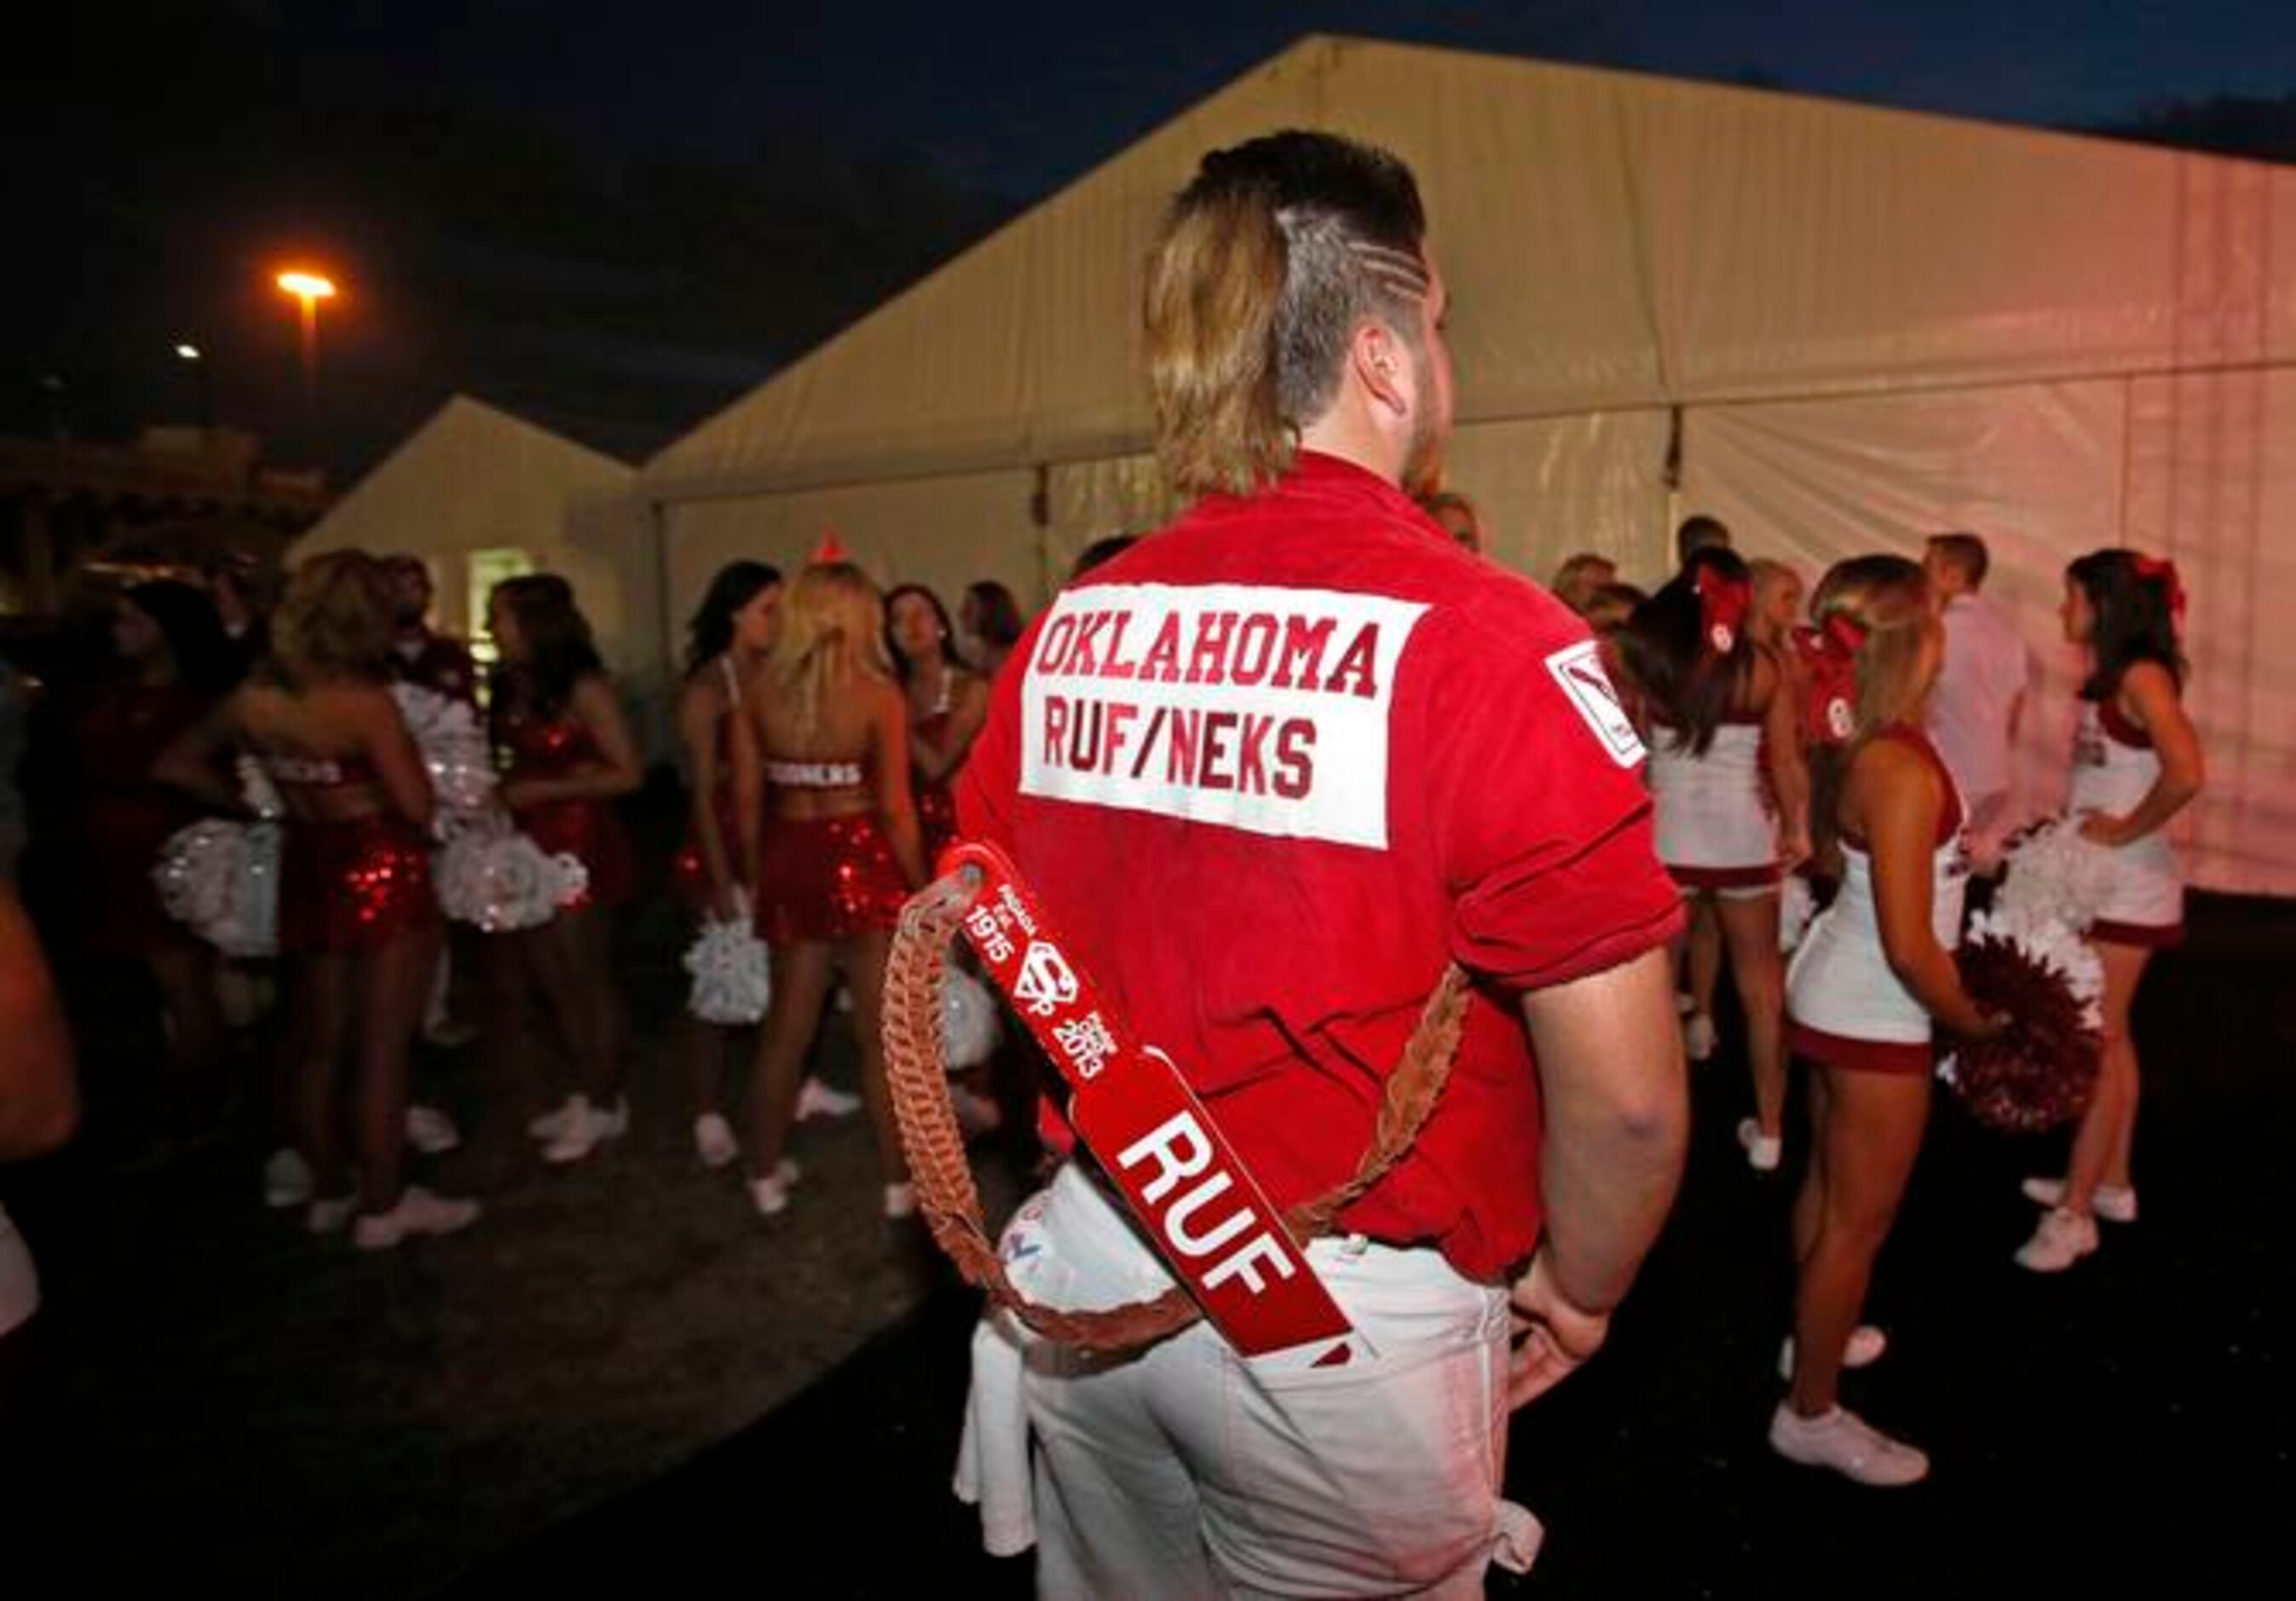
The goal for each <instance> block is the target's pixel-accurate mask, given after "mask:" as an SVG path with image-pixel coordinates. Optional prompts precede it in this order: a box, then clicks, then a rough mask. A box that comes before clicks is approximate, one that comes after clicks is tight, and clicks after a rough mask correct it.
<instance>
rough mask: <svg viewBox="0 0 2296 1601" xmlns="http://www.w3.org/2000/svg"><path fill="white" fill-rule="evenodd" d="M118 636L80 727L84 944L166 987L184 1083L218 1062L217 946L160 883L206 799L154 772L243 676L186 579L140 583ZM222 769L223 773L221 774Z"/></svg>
mask: <svg viewBox="0 0 2296 1601" xmlns="http://www.w3.org/2000/svg"><path fill="white" fill-rule="evenodd" d="M111 638H112V645H113V647H114V649H115V650H116V651H117V652H118V653H119V659H120V661H121V662H122V664H123V665H124V667H125V668H126V671H125V672H124V673H123V674H122V675H121V676H120V677H118V678H116V679H114V680H113V681H112V682H111V684H109V685H107V686H105V687H104V689H103V690H102V692H101V693H100V694H98V695H97V697H96V699H95V701H94V704H93V705H91V706H90V707H89V708H88V710H87V711H86V715H85V716H83V717H82V718H80V719H79V720H78V724H77V726H76V727H75V728H74V730H73V735H74V737H73V743H74V746H75V753H76V755H77V757H78V769H79V776H80V780H81V783H82V784H83V785H84V790H83V794H82V800H81V803H80V804H79V805H78V807H77V808H75V809H73V812H72V820H73V823H74V825H76V826H77V827H78V830H79V831H80V838H81V840H82V842H83V843H84V846H85V849H86V863H85V871H86V885H87V890H88V898H87V899H88V905H89V908H90V913H91V915H92V918H93V923H92V925H91V927H90V928H89V931H88V940H87V948H88V949H89V950H90V951H92V952H93V953H94V954H97V955H100V956H117V957H126V958H128V959H132V960H134V961H136V962H139V963H141V964H143V965H144V967H145V968H146V969H148V970H149V972H150V973H152V977H153V979H154V980H155V981H157V983H158V985H159V987H160V997H161V1001H162V1004H163V1006H165V1007H166V1012H167V1018H168V1035H169V1043H168V1069H169V1071H170V1073H171V1075H173V1082H174V1083H175V1085H176V1087H177V1088H193V1086H194V1085H195V1083H196V1080H194V1079H193V1078H190V1077H185V1076H184V1075H191V1074H203V1073H205V1072H206V1071H209V1070H210V1069H212V1068H214V1067H215V1066H216V1065H217V1063H219V1062H220V1061H221V1059H222V1055H223V1045H224V1022H223V1012H222V1008H221V1006H219V1005H218V1003H217V998H216V955H215V951H214V949H213V948H212V947H210V946H209V945H207V944H206V943H205V942H204V941H202V940H200V939H199V937H198V936H197V935H195V934H193V932H192V931H191V930H190V929H189V928H187V927H186V926H184V924H180V923H177V922H176V921H175V919H173V918H171V917H170V916H168V913H167V910H166V908H165V907H162V906H161V905H160V892H159V890H158V889H157V888H156V887H155V885H154V884H153V883H152V868H153V867H154V866H156V865H157V863H158V861H159V858H160V850H161V849H162V848H163V847H164V846H165V845H166V844H167V842H168V835H170V834H172V833H175V832H176V830H177V829H178V828H181V827H183V826H184V825H186V824H188V823H193V822H195V821H197V820H198V818H199V817H200V810H199V808H198V807H197V806H196V805H195V804H194V803H193V801H192V800H191V799H190V798H189V797H188V796H186V795H185V794H184V793H183V792H180V791H178V790H176V789H175V788H173V787H171V786H169V785H168V784H164V783H162V782H161V781H160V777H159V775H158V773H157V771H156V768H157V767H158V764H159V761H160V757H161V756H163V755H165V754H166V753H167V751H168V748H169V747H170V746H172V745H173V744H174V743H176V741H177V740H178V739H180V738H182V737H183V735H184V734H185V733H186V732H187V731H189V730H190V729H192V728H193V727H196V726H197V725H198V723H199V722H200V720H201V718H204V717H205V716H206V715H207V714H208V712H209V710H211V709H212V708H213V707H214V706H215V704H216V702H217V701H219V700H221V699H222V698H223V696H224V695H225V694H226V693H227V692H228V691H229V690H230V689H231V687H232V685H233V684H234V682H235V681H236V678H237V677H238V663H237V662H236V661H235V660H234V657H233V654H232V651H231V645H230V642H229V641H228V640H227V639H225V636H224V632H223V625H222V623H221V622H219V621H218V620H217V617H216V611H215V607H214V605H213V604H212V603H210V602H209V599H208V597H207V596H206V595H203V594H201V592H200V591H199V590H197V589H195V588H193V587H192V586H191V585H189V584H183V583H177V582H176V581H175V580H173V579H156V580H153V581H152V582H148V583H142V584H137V585H135V586H133V587H130V588H129V589H128V590H127V592H126V593H125V594H123V595H121V596H120V597H119V603H117V605H116V606H115V607H114V609H113V614H112V623H111ZM220 776H221V775H220V773H218V774H217V778H218V780H220Z"/></svg>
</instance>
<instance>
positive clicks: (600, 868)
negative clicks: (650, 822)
mask: <svg viewBox="0 0 2296 1601" xmlns="http://www.w3.org/2000/svg"><path fill="white" fill-rule="evenodd" d="M512 820H513V821H515V822H516V823H517V824H518V825H519V827H520V828H521V829H523V830H525V832H526V836H527V837H528V838H529V839H530V840H532V841H533V842H535V843H536V844H537V845H539V846H541V847H542V849H543V851H544V853H545V855H549V856H556V855H557V854H558V853H559V852H560V851H565V852H566V853H567V854H568V855H570V856H571V857H573V858H574V859H575V860H576V861H578V862H580V863H581V864H582V865H583V866H585V867H586V868H588V869H589V871H590V884H589V888H587V889H586V890H585V891H583V892H582V895H581V898H580V899H578V900H576V901H574V902H573V904H572V908H571V909H573V910H576V911H579V910H581V909H583V908H584V907H594V906H602V907H616V906H619V905H621V904H622V903H623V902H624V901H626V900H627V899H630V897H631V896H632V895H634V894H635V893H636V891H637V887H638V864H637V856H636V853H635V851H633V850H631V849H630V836H629V835H628V833H626V832H625V831H624V830H623V828H622V820H621V818H619V817H616V816H615V815H614V809H613V808H612V807H611V806H610V805H609V804H607V803H606V802H605V801H548V802H545V804H543V805H541V806H531V807H529V808H527V809H525V810H524V811H521V812H514V813H512Z"/></svg>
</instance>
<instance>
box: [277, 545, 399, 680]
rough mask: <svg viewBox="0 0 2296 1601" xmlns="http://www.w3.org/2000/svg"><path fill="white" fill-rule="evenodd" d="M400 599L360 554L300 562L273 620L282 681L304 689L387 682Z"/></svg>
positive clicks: (378, 566) (382, 568) (385, 570)
mask: <svg viewBox="0 0 2296 1601" xmlns="http://www.w3.org/2000/svg"><path fill="white" fill-rule="evenodd" d="M397 609H398V591H397V588H396V587H395V586H394V585H393V583H392V581H391V578H390V569H389V567H387V566H386V565H385V564H384V563H383V562H379V561H377V560H376V559H375V558H374V557H373V556H371V555H369V554H367V553H366V552H365V551H363V550H337V551H329V552H328V553H327V554H324V555H317V556H312V557H310V558H308V559H307V560H306V561H304V562H299V564H298V565H297V566H296V568H295V571H293V572H291V573H290V574H288V575H287V591H286V593H285V595H283V596H281V598H280V602H279V610H278V611H277V612H274V613H273V614H272V618H271V660H272V665H273V668H274V670H275V673H276V676H277V677H278V678H279V680H280V682H281V683H283V684H284V685H285V686H287V687H289V688H291V689H308V688H310V687H311V686H313V685H315V684H318V683H322V682H324V681H325V680H328V679H341V678H349V679H353V680H356V681H358V682H361V683H370V684H379V683H381V682H383V681H385V680H386V679H388V678H389V677H390V643H391V638H392V636H393V635H394V633H395V632H396V630H397V626H398V621H397V617H396V612H397Z"/></svg>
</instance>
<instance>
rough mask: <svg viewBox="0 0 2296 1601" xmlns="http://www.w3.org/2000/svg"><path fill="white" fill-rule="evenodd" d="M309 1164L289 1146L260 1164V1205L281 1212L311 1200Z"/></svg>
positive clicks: (298, 1152)
mask: <svg viewBox="0 0 2296 1601" xmlns="http://www.w3.org/2000/svg"><path fill="white" fill-rule="evenodd" d="M312 1182H313V1180H312V1178H311V1164H310V1163H309V1162H305V1161H304V1160H303V1154H302V1153H301V1152H300V1151H298V1150H296V1149H295V1148H294V1147H293V1146H292V1145H284V1146H282V1147H281V1148H280V1149H278V1150H276V1151H274V1152H273V1153H271V1160H270V1161H268V1162H265V1163H264V1164H263V1204H264V1205H266V1206H268V1207H270V1208H272V1209H273V1210H274V1211H284V1210H286V1209H287V1208H288V1207H291V1206H300V1205H302V1204H303V1203H305V1202H306V1201H308V1200H309V1199H310V1198H311V1185H312Z"/></svg>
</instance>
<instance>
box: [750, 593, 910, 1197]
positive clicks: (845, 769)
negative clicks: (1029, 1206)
mask: <svg viewBox="0 0 2296 1601" xmlns="http://www.w3.org/2000/svg"><path fill="white" fill-rule="evenodd" d="M742 704H743V709H744V710H745V712H746V713H747V715H748V716H749V718H750V729H751V732H753V733H754V734H755V735H756V743H757V748H758V753H759V755H760V757H761V758H762V759H761V761H760V762H759V763H758V765H757V767H756V768H754V769H751V768H746V767H745V768H744V770H743V771H742V773H741V774H740V776H741V777H742V780H743V781H744V786H745V788H748V789H750V790H752V791H754V790H755V789H756V788H757V787H758V779H759V778H760V777H761V778H762V780H763V786H764V787H765V789H766V791H767V794H768V795H769V796H770V800H767V798H766V797H765V796H761V795H758V794H755V793H750V794H744V795H742V796H740V797H738V798H737V801H736V815H737V816H738V817H739V818H740V819H741V824H742V831H743V836H744V837H743V842H742V856H743V858H744V860H745V861H747V862H749V863H750V864H752V869H751V871H750V875H749V876H750V882H751V883H755V884H756V885H758V932H759V934H760V935H761V936H762V937H763V938H764V940H766V942H767V945H768V946H769V947H770V948H771V949H772V952H773V998H772V999H771V1001H770V1002H769V1003H768V1004H767V1011H766V1021H765V1028H764V1034H763V1038H762V1039H760V1041H759V1043H758V1071H757V1079H756V1081H755V1085H754V1088H753V1090H752V1093H751V1095H750V1119H751V1125H752V1129H753V1130H754V1136H753V1139H752V1142H751V1145H750V1159H751V1162H752V1170H751V1175H750V1195H751V1198H752V1200H753V1201H754V1202H755V1203H756V1204H757V1208H758V1211H760V1212H762V1213H764V1214H766V1215H767V1216H771V1215H772V1214H774V1213H775V1212H778V1211H782V1210H783V1209H784V1208H785V1207H787V1206H788V1205H789V1191H790V1186H791V1185H792V1184H793V1183H795V1182H796V1180H797V1177H798V1170H797V1164H796V1163H795V1162H791V1160H790V1159H789V1157H788V1156H787V1154H786V1148H787V1146H788V1143H789V1132H790V1126H791V1123H792V1122H793V1121H795V1117H796V1112H797V1095H798V1084H799V1074H800V1071H801V1070H802V1068H803V1066H804V1063H805V1054H806V1048H807V1047H808V1045H809V1044H811V1042H812V1038H813V1032H814V1030H815V1028H816V1025H817V1023H818V1022H819V1020H820V1017H821V1012H822V1003H823V1001H824V999H825V998H827V996H828V992H829V986H830V982H831V980H832V975H833V974H834V973H836V972H838V971H839V970H840V969H841V970H842V971H843V973H844V977H845V982H846V985H847V987H848V988H849V989H850V990H851V991H852V995H853V1003H854V1005H853V1025H854V1032H855V1035H856V1037H857V1040H856V1042H857V1045H858V1047H859V1049H860V1060H861V1093H862V1096H863V1098H864V1099H865V1102H866V1103H867V1104H868V1108H869V1117H870V1121H871V1122H872V1124H873V1126H874V1127H875V1129H876V1133H877V1144H878V1153H879V1156H880V1158H881V1161H882V1162H883V1165H884V1170H885V1195H884V1210H885V1215H886V1216H887V1217H889V1218H903V1217H906V1216H908V1215H909V1214H910V1213H911V1212H912V1211H914V1210H915V1205H916V1201H915V1195H914V1192H913V1191H912V1190H911V1188H910V1186H909V1183H908V1167H907V1163H906V1161H905V1160H904V1159H903V1157H902V1154H901V1147H900V1139H899V1135H898V1131H897V1129H895V1127H894V1123H893V1111H892V1104H891V1102H890V1099H889V1098H888V1096H887V1094H886V1088H885V1060H884V1052H883V1046H882V1042H881V1019H882V1015H883V1003H884V989H885V957H886V955H887V953H888V951H889V950H890V948H891V943H892V932H893V926H894V924H895V923H896V922H897V921H898V918H899V915H900V909H901V903H902V902H903V901H904V900H905V899H906V898H907V896H908V892H909V891H910V890H912V889H913V888H914V887H915V886H917V885H919V884H921V883H923V882H924V876H925V863H924V848H923V844H922V839H921V837H920V834H919V831H918V825H917V809H916V801H915V798H914V795H913V794H912V792H911V791H910V788H909V726H908V708H907V702H906V697H905V696H904V695H903V694H902V692H901V687H900V686H899V685H898V684H897V683H896V682H894V679H893V675H892V671H891V662H890V659H889V658H888V656H887V653H886V648H885V632H884V609H883V601H882V600H881V597H880V596H879V595H878V592H877V587H876V586H875V585H873V584H872V583H871V582H870V581H869V579H868V578H867V576H866V575H865V574H864V573H863V572H862V571H861V570H860V569H859V568H857V567H855V566H853V565H852V564H851V563H849V562H816V563H815V564H814V565H812V566H810V567H808V568H807V569H806V570H805V571H802V572H800V573H799V574H798V576H797V577H796V579H793V580H792V581H791V584H790V586H789V588H788V590H787V591H786V592H785V593H784V595H783V598H782V619H781V631H780V634H779V636H777V637H776V638H775V641H774V645H773V649H772V651H771V652H770V653H768V654H767V658H766V663H765V667H764V669H763V670H762V671H760V672H758V674H757V675H756V676H755V677H753V678H752V679H751V681H750V684H749V685H748V686H747V687H746V688H745V690H744V693H743V696H742Z"/></svg>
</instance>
